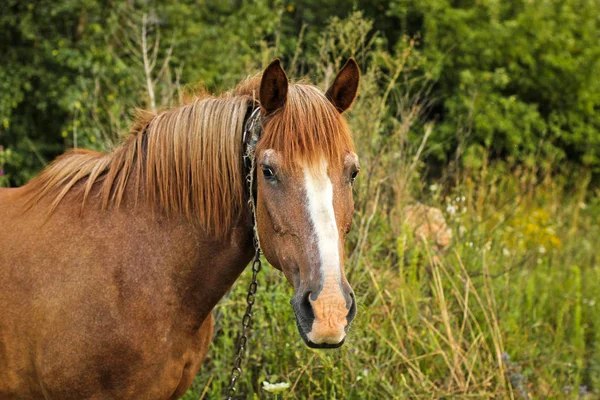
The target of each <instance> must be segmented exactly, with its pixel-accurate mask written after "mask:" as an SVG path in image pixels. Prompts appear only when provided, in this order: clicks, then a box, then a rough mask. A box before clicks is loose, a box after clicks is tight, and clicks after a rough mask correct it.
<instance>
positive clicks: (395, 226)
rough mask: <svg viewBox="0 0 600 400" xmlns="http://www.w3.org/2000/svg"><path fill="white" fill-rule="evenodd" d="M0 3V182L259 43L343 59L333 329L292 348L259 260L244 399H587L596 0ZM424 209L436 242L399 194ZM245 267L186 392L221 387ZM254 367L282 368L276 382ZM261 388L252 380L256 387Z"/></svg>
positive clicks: (325, 80) (592, 387)
mask: <svg viewBox="0 0 600 400" xmlns="http://www.w3.org/2000/svg"><path fill="white" fill-rule="evenodd" d="M3 9H4V12H3V13H2V14H1V15H0V39H1V40H0V48H1V49H2V57H3V61H2V65H0V186H18V185H22V184H24V183H25V182H27V181H28V180H29V179H31V177H33V176H34V175H35V174H36V173H38V172H39V170H40V169H42V168H43V167H44V166H45V165H46V164H47V163H48V162H50V161H51V160H52V159H53V158H54V157H55V156H56V155H58V154H60V153H62V152H63V151H64V150H66V149H67V148H70V147H86V148H92V149H97V150H105V151H110V149H112V148H114V146H115V145H116V144H118V142H119V140H120V138H121V137H122V136H124V135H126V134H127V131H128V126H129V123H130V121H131V116H132V114H133V112H134V110H135V108H136V107H142V108H150V109H161V108H165V107H169V106H172V105H176V104H178V102H179V101H180V99H181V97H183V96H184V95H186V94H189V93H193V92H194V91H196V90H201V88H205V89H207V90H210V91H215V92H219V91H224V90H227V89H229V88H231V87H233V86H234V85H235V83H237V82H238V81H239V80H240V79H242V78H244V77H246V76H248V75H253V74H255V73H257V72H259V71H260V69H261V68H262V67H264V66H265V65H266V64H267V63H268V62H269V61H270V60H272V59H273V58H275V57H280V58H281V59H282V63H283V65H284V67H285V69H286V71H287V73H288V76H290V77H292V78H294V79H299V78H303V79H305V80H308V81H310V82H312V83H314V84H316V85H318V86H320V87H321V88H326V87H327V86H328V85H329V84H330V83H331V81H332V79H333V77H334V76H335V72H336V71H337V69H338V68H339V67H340V66H341V65H342V64H343V63H344V62H345V60H346V59H347V58H348V57H349V56H354V57H356V59H357V60H358V62H359V64H360V66H361V68H362V71H363V77H362V81H361V87H360V96H359V98H358V100H357V103H356V104H355V105H354V107H353V109H352V110H351V111H350V112H349V113H348V115H347V117H348V120H349V122H350V125H351V127H352V130H353V132H354V136H355V141H356V145H357V148H358V152H359V155H360V158H361V166H362V173H361V176H360V177H359V179H358V181H357V185H356V193H355V196H356V200H357V202H356V210H357V212H356V217H355V223H354V229H353V231H352V232H351V234H350V236H349V239H348V243H347V262H346V271H347V276H348V280H349V281H350V282H351V284H352V285H353V287H354V289H355V292H356V295H357V301H358V303H359V311H358V316H357V318H356V320H355V322H354V323H353V326H352V329H351V333H350V335H349V337H348V339H347V342H346V345H344V346H343V347H342V348H341V349H338V350H333V351H316V350H311V349H308V348H307V347H306V346H305V345H304V344H303V343H302V341H301V339H300V337H299V335H298V333H297V332H296V327H295V323H294V317H293V313H292V309H291V306H290V305H289V299H290V298H291V296H292V289H291V286H290V285H289V284H288V283H287V282H285V280H284V278H283V276H282V275H281V274H280V273H278V272H277V271H276V270H274V269H273V268H271V267H267V268H265V270H264V272H263V273H261V276H260V282H261V285H260V289H259V294H258V306H257V309H256V313H255V323H254V331H253V332H254V333H253V336H252V338H251V342H250V343H251V344H250V351H249V353H248V356H247V360H246V362H245V368H244V375H243V379H242V381H241V382H240V388H239V389H240V391H241V393H245V394H247V396H248V398H253V397H254V398H315V399H321V398H325V399H332V398H357V399H363V398H364V399H383V398H440V399H441V398H491V397H493V398H531V399H536V398H586V399H587V398H589V399H592V398H598V397H600V266H599V265H598V264H599V261H598V248H599V247H600V189H599V185H598V183H599V182H600V181H599V178H600V133H599V132H600V112H599V111H600V40H599V39H600V3H598V2H597V1H595V0H589V1H586V0H552V1H551V0H538V1H535V2H533V1H527V0H523V1H516V0H515V1H494V0H481V1H466V0H457V1H450V0H422V1H402V0H395V1H394V0H374V1H366V0H364V1H363V0H354V1H333V0H322V1H313V0H305V1H291V0H290V1H277V0H271V1H266V0H254V1H231V0H230V1H218V2H217V1H175V0H160V1H152V0H150V1H133V0H132V1H91V0H83V1H71V0H61V1H50V0H46V1H44V0H40V1H35V2H34V1H29V2H28V1H16V0H7V1H5V6H3ZM417 202H422V203H424V204H427V205H430V206H434V207H437V208H439V209H441V210H442V212H443V214H444V216H445V218H446V220H447V222H448V226H449V227H450V228H451V229H452V232H453V240H452V244H451V245H450V247H449V248H448V249H447V251H446V252H445V253H444V254H441V253H438V251H437V247H436V243H435V241H431V242H429V241H427V240H422V239H421V238H419V237H417V236H416V235H415V234H414V231H413V229H411V228H410V227H409V226H407V225H406V224H405V223H404V221H405V217H406V216H405V215H403V214H404V213H403V207H404V206H405V205H407V204H414V203H417ZM249 272H250V271H246V273H244V275H243V277H242V279H240V281H239V282H238V283H237V284H236V285H235V287H234V289H233V290H232V292H231V293H230V294H229V295H228V296H227V297H226V298H224V299H223V300H222V301H221V303H220V304H219V306H218V307H217V309H216V310H215V317H216V320H217V326H216V328H217V329H216V333H215V340H214V342H213V344H212V348H211V350H210V353H209V357H208V359H207V362H206V364H205V365H204V366H203V368H202V370H201V371H200V373H199V375H198V377H197V378H196V381H195V383H194V386H193V388H192V389H191V390H190V391H189V392H188V393H187V394H186V396H185V399H195V398H198V397H200V396H204V398H218V397H219V396H220V395H221V394H222V393H223V392H224V389H225V387H226V385H227V378H228V373H229V371H230V368H231V362H232V360H233V354H234V347H235V346H234V342H235V339H236V335H237V334H238V332H239V325H240V322H241V317H242V313H243V310H244V301H245V291H246V288H247V284H248V279H249ZM263 382H267V383H272V384H273V383H289V387H288V388H287V389H283V390H282V391H281V392H279V393H273V392H269V391H267V390H265V388H264V386H263V385H264V384H263ZM267 388H268V386H267Z"/></svg>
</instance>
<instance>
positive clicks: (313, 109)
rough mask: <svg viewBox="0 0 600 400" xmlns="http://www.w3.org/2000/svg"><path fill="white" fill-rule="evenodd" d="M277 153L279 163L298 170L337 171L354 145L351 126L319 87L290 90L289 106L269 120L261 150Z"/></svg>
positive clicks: (294, 87)
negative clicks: (270, 150) (335, 169)
mask: <svg viewBox="0 0 600 400" xmlns="http://www.w3.org/2000/svg"><path fill="white" fill-rule="evenodd" d="M267 149H273V150H276V151H277V153H278V157H279V160H278V161H279V163H281V165H283V166H287V167H292V168H294V169H297V168H299V169H303V168H304V167H305V166H308V167H309V168H310V169H314V170H315V172H318V171H319V170H322V168H323V167H324V166H328V167H330V168H335V167H336V166H337V165H340V164H341V163H342V162H343V158H344V156H345V155H346V154H347V153H348V152H352V151H354V144H353V142H352V137H351V134H350V130H349V129H348V125H347V124H346V121H345V120H344V118H343V117H342V116H341V115H340V113H339V112H338V111H337V110H336V109H335V107H334V106H333V105H332V104H331V102H330V101H329V100H328V99H327V98H326V97H325V95H324V94H323V93H322V92H321V91H320V90H319V89H318V88H316V87H314V86H310V85H304V84H295V85H291V86H290V87H289V91H288V97H287V101H286V103H285V105H284V106H283V107H282V108H281V109H279V110H277V111H276V112H274V113H273V114H272V115H270V116H268V117H267V120H266V122H265V126H264V132H263V137H262V138H261V140H260V141H259V143H258V150H259V151H260V150H263V151H264V150H267Z"/></svg>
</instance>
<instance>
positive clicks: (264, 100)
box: [260, 58, 288, 114]
mask: <svg viewBox="0 0 600 400" xmlns="http://www.w3.org/2000/svg"><path fill="white" fill-rule="evenodd" d="M287 92H288V78H287V76H286V75H285V72H284V71H283V68H281V64H280V62H279V59H278V58H277V59H275V60H274V61H273V62H271V64H269V66H268V67H267V69H265V72H263V75H262V79H261V81H260V105H261V106H262V108H264V109H265V111H266V112H267V114H270V113H272V112H273V111H276V110H278V109H279V108H281V107H283V105H284V104H285V101H286V99H287Z"/></svg>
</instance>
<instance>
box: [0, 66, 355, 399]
mask: <svg viewBox="0 0 600 400" xmlns="http://www.w3.org/2000/svg"><path fill="white" fill-rule="evenodd" d="M358 80H359V70H358V66H357V64H356V62H355V61H354V60H353V59H351V60H349V61H348V63H347V64H346V65H345V66H344V67H343V69H342V70H341V71H340V73H339V74H338V76H337V77H336V79H335V81H334V83H333V84H332V86H331V88H329V90H328V91H327V93H325V94H324V93H322V92H321V91H319V90H318V89H317V88H315V87H313V86H310V85H305V84H293V85H290V84H288V79H287V77H286V75H285V72H284V71H283V69H282V68H281V66H280V64H279V60H276V61H274V62H273V63H271V64H270V65H269V67H268V68H267V69H266V70H265V71H264V73H263V75H262V79H260V80H259V79H250V80H247V81H245V82H243V83H241V84H240V85H238V87H237V88H235V89H234V90H233V91H232V92H229V93H226V94H224V95H221V96H218V97H211V96H205V97H203V98H196V99H195V100H194V101H193V102H191V103H188V104H186V105H183V106H181V107H178V108H174V109H172V110H169V111H166V112H163V113H161V114H159V115H145V116H142V117H140V118H139V120H138V122H137V123H136V124H135V125H134V128H133V129H132V135H130V136H129V137H128V138H127V139H126V140H125V141H124V142H123V144H122V145H121V146H120V147H118V148H117V149H116V150H115V151H114V152H112V153H110V154H102V153H96V152H90V151H81V150H76V151H71V152H69V153H67V154H65V155H63V156H61V157H59V158H58V159H57V160H55V161H54V162H53V163H52V165H50V166H49V167H48V168H46V169H45V170H44V171H43V172H42V173H41V174H40V175H39V176H38V177H36V178H35V179H34V180H32V181H31V182H30V183H29V184H27V185H25V186H23V187H21V188H17V189H4V190H0V288H1V290H0V398H1V399H116V398H118V399H133V398H140V399H172V398H178V397H180V396H181V395H183V393H185V391H186V390H187V388H188V387H189V386H190V384H191V383H192V380H193V378H194V376H195V374H196V373H197V371H198V369H199V368H200V364H201V363H202V360H203V359H204V356H205V354H206V352H207V349H208V347H209V344H210V342H211V339H212V331H213V319H212V316H211V310H212V309H213V307H214V306H215V304H216V303H217V302H218V301H219V299H220V298H221V297H223V295H224V294H225V293H226V292H227V290H229V288H230V287H231V285H232V284H233V282H234V281H235V280H236V279H237V277H238V276H239V275H240V273H241V272H242V270H243V269H244V268H245V266H246V265H247V264H248V262H249V261H250V259H251V258H252V255H253V253H254V247H253V240H252V232H253V219H252V217H251V211H250V208H249V206H248V197H249V193H250V192H249V191H248V190H247V188H246V185H245V174H246V169H245V164H244V162H243V157H242V153H243V151H244V144H243V142H242V134H243V131H244V124H245V121H246V120H247V119H248V116H249V114H250V111H252V110H253V108H254V107H260V122H261V124H262V130H261V132H262V134H261V137H260V140H259V141H258V143H257V144H256V148H255V155H256V159H255V160H256V166H257V168H256V169H255V171H256V187H255V192H256V223H257V232H258V234H259V237H260V244H261V247H262V250H263V251H264V254H265V256H266V258H267V259H268V260H269V262H270V263H271V264H272V265H273V266H275V267H276V268H278V269H280V270H283V272H284V274H285V276H286V278H287V279H288V280H289V281H290V282H291V283H292V285H293V286H294V289H295V294H294V298H293V299H292V305H293V307H294V310H295V313H296V316H297V323H298V330H299V332H300V335H301V337H302V338H303V339H304V341H305V342H306V343H307V344H308V345H309V346H312V347H321V348H323V347H337V346H340V345H341V344H342V343H343V341H344V338H345V335H346V332H347V330H348V327H349V324H350V321H351V320H352V318H353V317H354V315H355V312H356V305H355V301H354V295H353V293H352V289H351V288H350V286H349V285H348V282H347V280H346V278H345V276H344V269H343V259H344V257H343V250H344V239H345V236H346V233H347V231H348V230H349V229H350V223H351V219H352V213H353V208H354V205H353V199H352V183H353V181H354V178H355V176H356V174H357V172H358V159H357V156H356V154H354V152H353V144H352V140H351V136H350V133H349V130H348V127H347V125H346V123H345V121H344V119H343V118H342V116H341V113H342V112H343V111H344V110H346V109H347V108H348V107H350V105H351V104H352V102H353V100H354V98H355V96H356V92H357V88H358ZM255 93H256V94H257V96H255ZM256 97H258V98H257V99H256Z"/></svg>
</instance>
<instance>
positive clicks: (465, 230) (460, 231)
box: [458, 225, 467, 235]
mask: <svg viewBox="0 0 600 400" xmlns="http://www.w3.org/2000/svg"><path fill="white" fill-rule="evenodd" d="M458 233H460V234H461V235H464V234H465V233H467V228H465V227H464V226H463V225H461V226H459V227H458Z"/></svg>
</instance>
